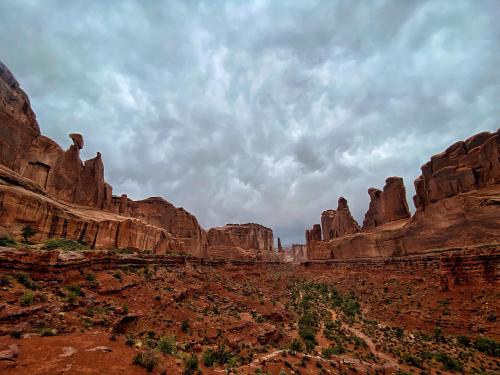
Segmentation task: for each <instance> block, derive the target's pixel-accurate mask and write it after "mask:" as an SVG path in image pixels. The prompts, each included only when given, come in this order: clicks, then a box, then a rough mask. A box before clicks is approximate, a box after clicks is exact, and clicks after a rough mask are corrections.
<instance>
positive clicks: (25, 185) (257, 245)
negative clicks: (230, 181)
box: [0, 63, 273, 259]
mask: <svg viewBox="0 0 500 375" xmlns="http://www.w3.org/2000/svg"><path fill="white" fill-rule="evenodd" d="M69 137H70V138H71V140H72V141H73V144H72V145H71V146H70V147H69V148H68V149H67V150H63V149H62V148H61V147H60V146H59V145H58V144H57V143H56V142H54V141H53V140H51V139H50V138H48V137H45V136H43V135H41V133H40V128H39V126H38V123H37V120H36V116H35V114H34V113H33V111H32V109H31V106H30V102H29V99H28V97H27V95H26V94H25V93H24V91H22V90H21V89H20V87H19V84H18V82H17V81H16V79H15V78H14V76H13V75H12V73H11V72H10V71H9V70H8V69H7V67H6V66H5V65H3V64H2V63H0V225H1V226H3V227H5V228H6V230H8V231H9V232H10V233H12V234H13V235H14V236H16V237H18V239H19V238H20V233H21V230H22V228H23V227H25V226H27V225H29V226H31V227H33V228H34V229H36V230H37V234H36V235H35V236H34V237H33V240H34V241H43V240H45V239H47V238H52V237H64V238H68V239H73V240H76V241H80V242H83V243H85V244H86V245H88V246H89V247H91V248H95V249H108V248H125V247H127V248H134V249H138V250H153V251H154V252H155V253H164V252H165V251H176V252H184V253H189V254H192V255H195V256H199V257H202V256H207V255H209V252H207V249H208V248H210V246H211V248H212V250H214V249H215V248H216V247H219V250H220V249H221V248H222V247H223V248H224V249H226V250H227V252H228V253H230V255H231V257H235V255H234V254H238V252H239V250H240V249H243V250H244V254H243V255H244V256H245V257H247V256H250V258H252V257H253V258H259V257H260V258H262V259H267V258H272V254H273V251H272V246H273V234H272V230H270V229H268V228H264V227H262V226H258V225H257V224H245V225H242V226H238V225H230V226H227V227H224V230H223V231H222V232H223V233H222V234H221V233H219V232H220V228H215V229H214V230H213V231H212V237H211V242H210V243H207V233H206V231H205V230H203V229H202V228H201V226H200V225H199V224H198V221H197V219H196V217H194V216H193V215H192V214H190V213H189V212H187V211H186V210H184V209H183V208H177V207H175V206H174V205H172V204H171V203H169V202H167V201H166V200H164V199H163V198H160V197H152V198H147V199H144V200H140V201H133V200H131V199H129V198H128V197H127V196H126V195H121V196H119V197H118V196H113V195H112V188H111V186H110V185H109V184H107V183H106V181H105V180H104V163H103V161H102V157H101V154H100V153H97V155H96V156H95V157H94V158H92V159H90V160H86V161H82V160H81V159H80V150H81V149H82V148H83V147H84V144H85V142H84V139H83V136H82V135H81V134H76V133H71V134H69ZM225 241H226V242H225ZM234 248H236V249H234ZM214 252H215V253H217V255H218V256H220V257H222V258H224V257H225V256H226V254H225V253H223V252H221V251H218V252H217V251H215V250H214ZM248 254H250V255H248Z"/></svg>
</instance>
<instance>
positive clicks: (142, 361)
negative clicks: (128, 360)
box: [133, 350, 158, 372]
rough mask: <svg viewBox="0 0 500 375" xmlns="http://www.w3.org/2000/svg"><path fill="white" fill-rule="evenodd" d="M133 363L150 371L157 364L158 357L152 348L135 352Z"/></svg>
mask: <svg viewBox="0 0 500 375" xmlns="http://www.w3.org/2000/svg"><path fill="white" fill-rule="evenodd" d="M133 363H134V365H138V366H141V367H142V368H145V369H146V371H147V372H152V371H153V369H154V368H155V367H156V365H157V364H158V358H157V357H156V355H155V353H154V352H153V351H152V350H146V351H142V352H139V353H137V354H136V356H135V357H134V361H133Z"/></svg>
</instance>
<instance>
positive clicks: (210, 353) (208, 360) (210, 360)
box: [201, 349, 217, 367]
mask: <svg viewBox="0 0 500 375" xmlns="http://www.w3.org/2000/svg"><path fill="white" fill-rule="evenodd" d="M201 359H202V361H203V364H204V365H205V366H206V367H212V366H213V365H214V364H215V362H217V356H216V354H215V351H214V350H213V349H206V350H205V351H204V352H203V354H202V356H201Z"/></svg>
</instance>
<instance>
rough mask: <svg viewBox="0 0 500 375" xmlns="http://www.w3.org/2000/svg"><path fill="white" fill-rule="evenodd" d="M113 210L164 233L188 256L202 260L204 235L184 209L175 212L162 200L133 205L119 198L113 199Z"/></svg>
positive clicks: (145, 201)
mask: <svg viewBox="0 0 500 375" xmlns="http://www.w3.org/2000/svg"><path fill="white" fill-rule="evenodd" d="M112 210H113V211H114V212H116V213H119V214H120V215H123V216H127V217H133V218H136V219H139V220H141V221H143V222H145V223H147V224H150V225H152V226H155V227H159V228H162V229H165V230H166V231H167V232H169V233H171V234H172V235H173V236H174V237H176V238H177V239H178V240H179V241H180V243H181V246H182V249H184V250H186V251H187V250H189V251H188V252H189V253H190V254H193V255H196V256H203V248H204V242H205V236H206V233H205V231H204V230H203V229H202V228H201V227H200V225H199V224H198V220H197V219H196V217H195V216H194V215H192V214H190V213H189V212H187V211H186V210H184V209H183V208H177V207H175V206H174V205H173V204H171V203H170V202H167V201H166V200H165V199H163V198H161V197H151V198H147V199H144V200H140V201H133V200H131V199H128V198H127V196H126V195H122V196H121V197H113V198H112ZM182 249H180V250H182Z"/></svg>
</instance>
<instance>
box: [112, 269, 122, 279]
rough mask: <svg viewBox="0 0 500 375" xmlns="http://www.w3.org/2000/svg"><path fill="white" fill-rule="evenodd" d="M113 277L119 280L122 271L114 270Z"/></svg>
mask: <svg viewBox="0 0 500 375" xmlns="http://www.w3.org/2000/svg"><path fill="white" fill-rule="evenodd" d="M113 277H114V278H115V279H117V280H120V281H121V279H122V278H123V276H122V273H121V272H120V271H116V272H115V273H114V274H113Z"/></svg>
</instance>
